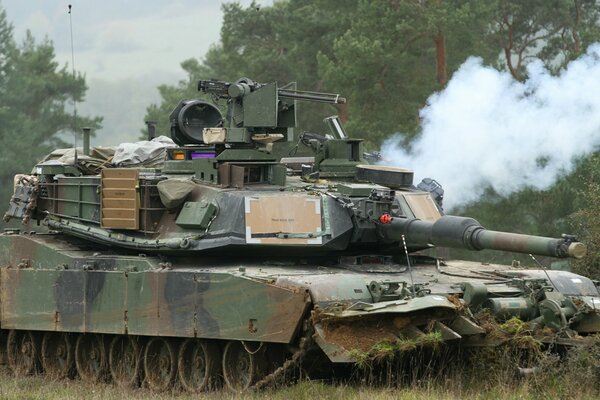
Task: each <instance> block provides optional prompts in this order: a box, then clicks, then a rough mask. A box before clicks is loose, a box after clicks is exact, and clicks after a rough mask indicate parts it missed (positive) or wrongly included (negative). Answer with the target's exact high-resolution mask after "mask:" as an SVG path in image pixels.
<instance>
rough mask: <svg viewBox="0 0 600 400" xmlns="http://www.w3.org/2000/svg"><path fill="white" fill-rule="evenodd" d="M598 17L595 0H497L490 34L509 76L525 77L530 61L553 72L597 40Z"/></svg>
mask: <svg viewBox="0 0 600 400" xmlns="http://www.w3.org/2000/svg"><path fill="white" fill-rule="evenodd" d="M599 17H600V8H599V5H598V2H597V1H596V0H555V1H547V0H528V1H522V0H498V1H496V2H495V5H494V7H493V16H492V20H493V24H492V32H491V34H490V38H491V40H492V43H493V42H496V43H497V44H498V45H499V47H500V48H501V51H502V54H503V63H504V65H505V66H506V68H507V69H508V70H509V71H510V73H511V74H512V76H513V77H514V78H515V79H516V80H524V79H525V78H526V71H525V67H526V65H527V64H528V63H529V62H530V61H532V60H542V61H543V62H544V64H546V67H547V68H548V69H549V70H551V71H555V72H556V71H558V70H559V69H560V68H562V67H564V66H565V65H566V63H567V62H569V61H570V60H572V59H574V58H577V57H578V56H579V55H581V54H582V52H583V51H585V49H586V48H587V47H588V46H589V45H590V44H591V43H594V42H596V41H598V40H599V39H600V27H599V26H598V18H599Z"/></svg>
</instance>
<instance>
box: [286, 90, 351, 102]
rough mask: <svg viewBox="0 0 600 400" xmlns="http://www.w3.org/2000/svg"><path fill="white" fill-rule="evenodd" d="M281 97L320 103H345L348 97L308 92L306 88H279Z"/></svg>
mask: <svg viewBox="0 0 600 400" xmlns="http://www.w3.org/2000/svg"><path fill="white" fill-rule="evenodd" d="M278 94H279V97H282V98H286V99H295V100H308V101H314V102H319V103H334V104H345V103H346V98H345V97H341V96H340V95H339V94H334V93H321V92H307V91H304V90H290V89H279V90H278Z"/></svg>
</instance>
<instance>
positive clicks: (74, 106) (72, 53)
mask: <svg viewBox="0 0 600 400" xmlns="http://www.w3.org/2000/svg"><path fill="white" fill-rule="evenodd" d="M71 8H72V6H71V4H69V27H70V31H71V67H72V68H73V80H75V79H76V75H75V51H74V50H73V17H72V14H71ZM73 135H74V137H75V149H74V150H75V156H74V157H73V165H75V166H77V101H76V100H75V96H73Z"/></svg>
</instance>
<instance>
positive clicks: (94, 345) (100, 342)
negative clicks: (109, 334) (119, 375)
mask: <svg viewBox="0 0 600 400" xmlns="http://www.w3.org/2000/svg"><path fill="white" fill-rule="evenodd" d="M107 361H108V359H107V357H106V344H105V342H104V337H103V336H102V335H93V334H83V335H79V337H78V338H77V344H76V345H75V366H76V367H77V373H78V374H79V376H80V377H81V379H83V380H85V381H88V382H101V381H103V380H105V379H106V377H107V365H108V362H107Z"/></svg>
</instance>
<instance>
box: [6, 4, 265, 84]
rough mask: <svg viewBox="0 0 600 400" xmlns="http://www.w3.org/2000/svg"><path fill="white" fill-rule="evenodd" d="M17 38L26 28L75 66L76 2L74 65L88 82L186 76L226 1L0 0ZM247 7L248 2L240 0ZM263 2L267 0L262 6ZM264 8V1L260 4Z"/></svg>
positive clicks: (211, 38)
mask: <svg viewBox="0 0 600 400" xmlns="http://www.w3.org/2000/svg"><path fill="white" fill-rule="evenodd" d="M0 3H1V4H2V5H3V7H4V8H5V10H6V12H7V15H8V19H9V21H11V22H12V23H13V25H14V28H15V36H16V37H17V38H18V39H22V38H23V37H24V35H25V31H26V29H29V30H30V31H31V32H32V33H33V35H34V36H35V37H36V38H38V39H41V38H44V37H45V36H47V37H48V38H49V39H50V40H52V41H53V43H54V47H55V50H56V56H57V59H58V60H59V61H60V62H61V63H64V62H68V63H69V65H71V42H70V24H69V14H68V5H69V4H72V13H71V18H72V22H73V47H74V50H75V67H76V69H77V70H78V71H81V72H83V73H85V74H86V76H87V77H88V78H90V79H94V78H96V79H100V78H102V79H108V80H118V79H122V78H128V77H140V76H142V77H144V76H147V77H153V80H156V79H159V78H162V77H165V78H170V79H173V78H175V79H176V78H183V73H182V72H181V69H180V68H179V64H180V63H181V62H182V61H183V60H185V59H187V58H190V57H202V56H203V55H204V54H205V53H206V51H207V50H208V49H209V46H210V45H211V44H213V43H215V42H217V41H218V39H219V31H220V29H221V20H222V13H221V3H222V1H209V0H179V1H164V0H128V1H122V0H102V1H97V0H96V1H93V0H43V1H42V0H37V1H36V0H0ZM240 3H242V4H243V5H249V3H250V1H249V0H244V1H240ZM262 3H263V4H264V3H265V1H263V2H262ZM258 4H261V1H258Z"/></svg>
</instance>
